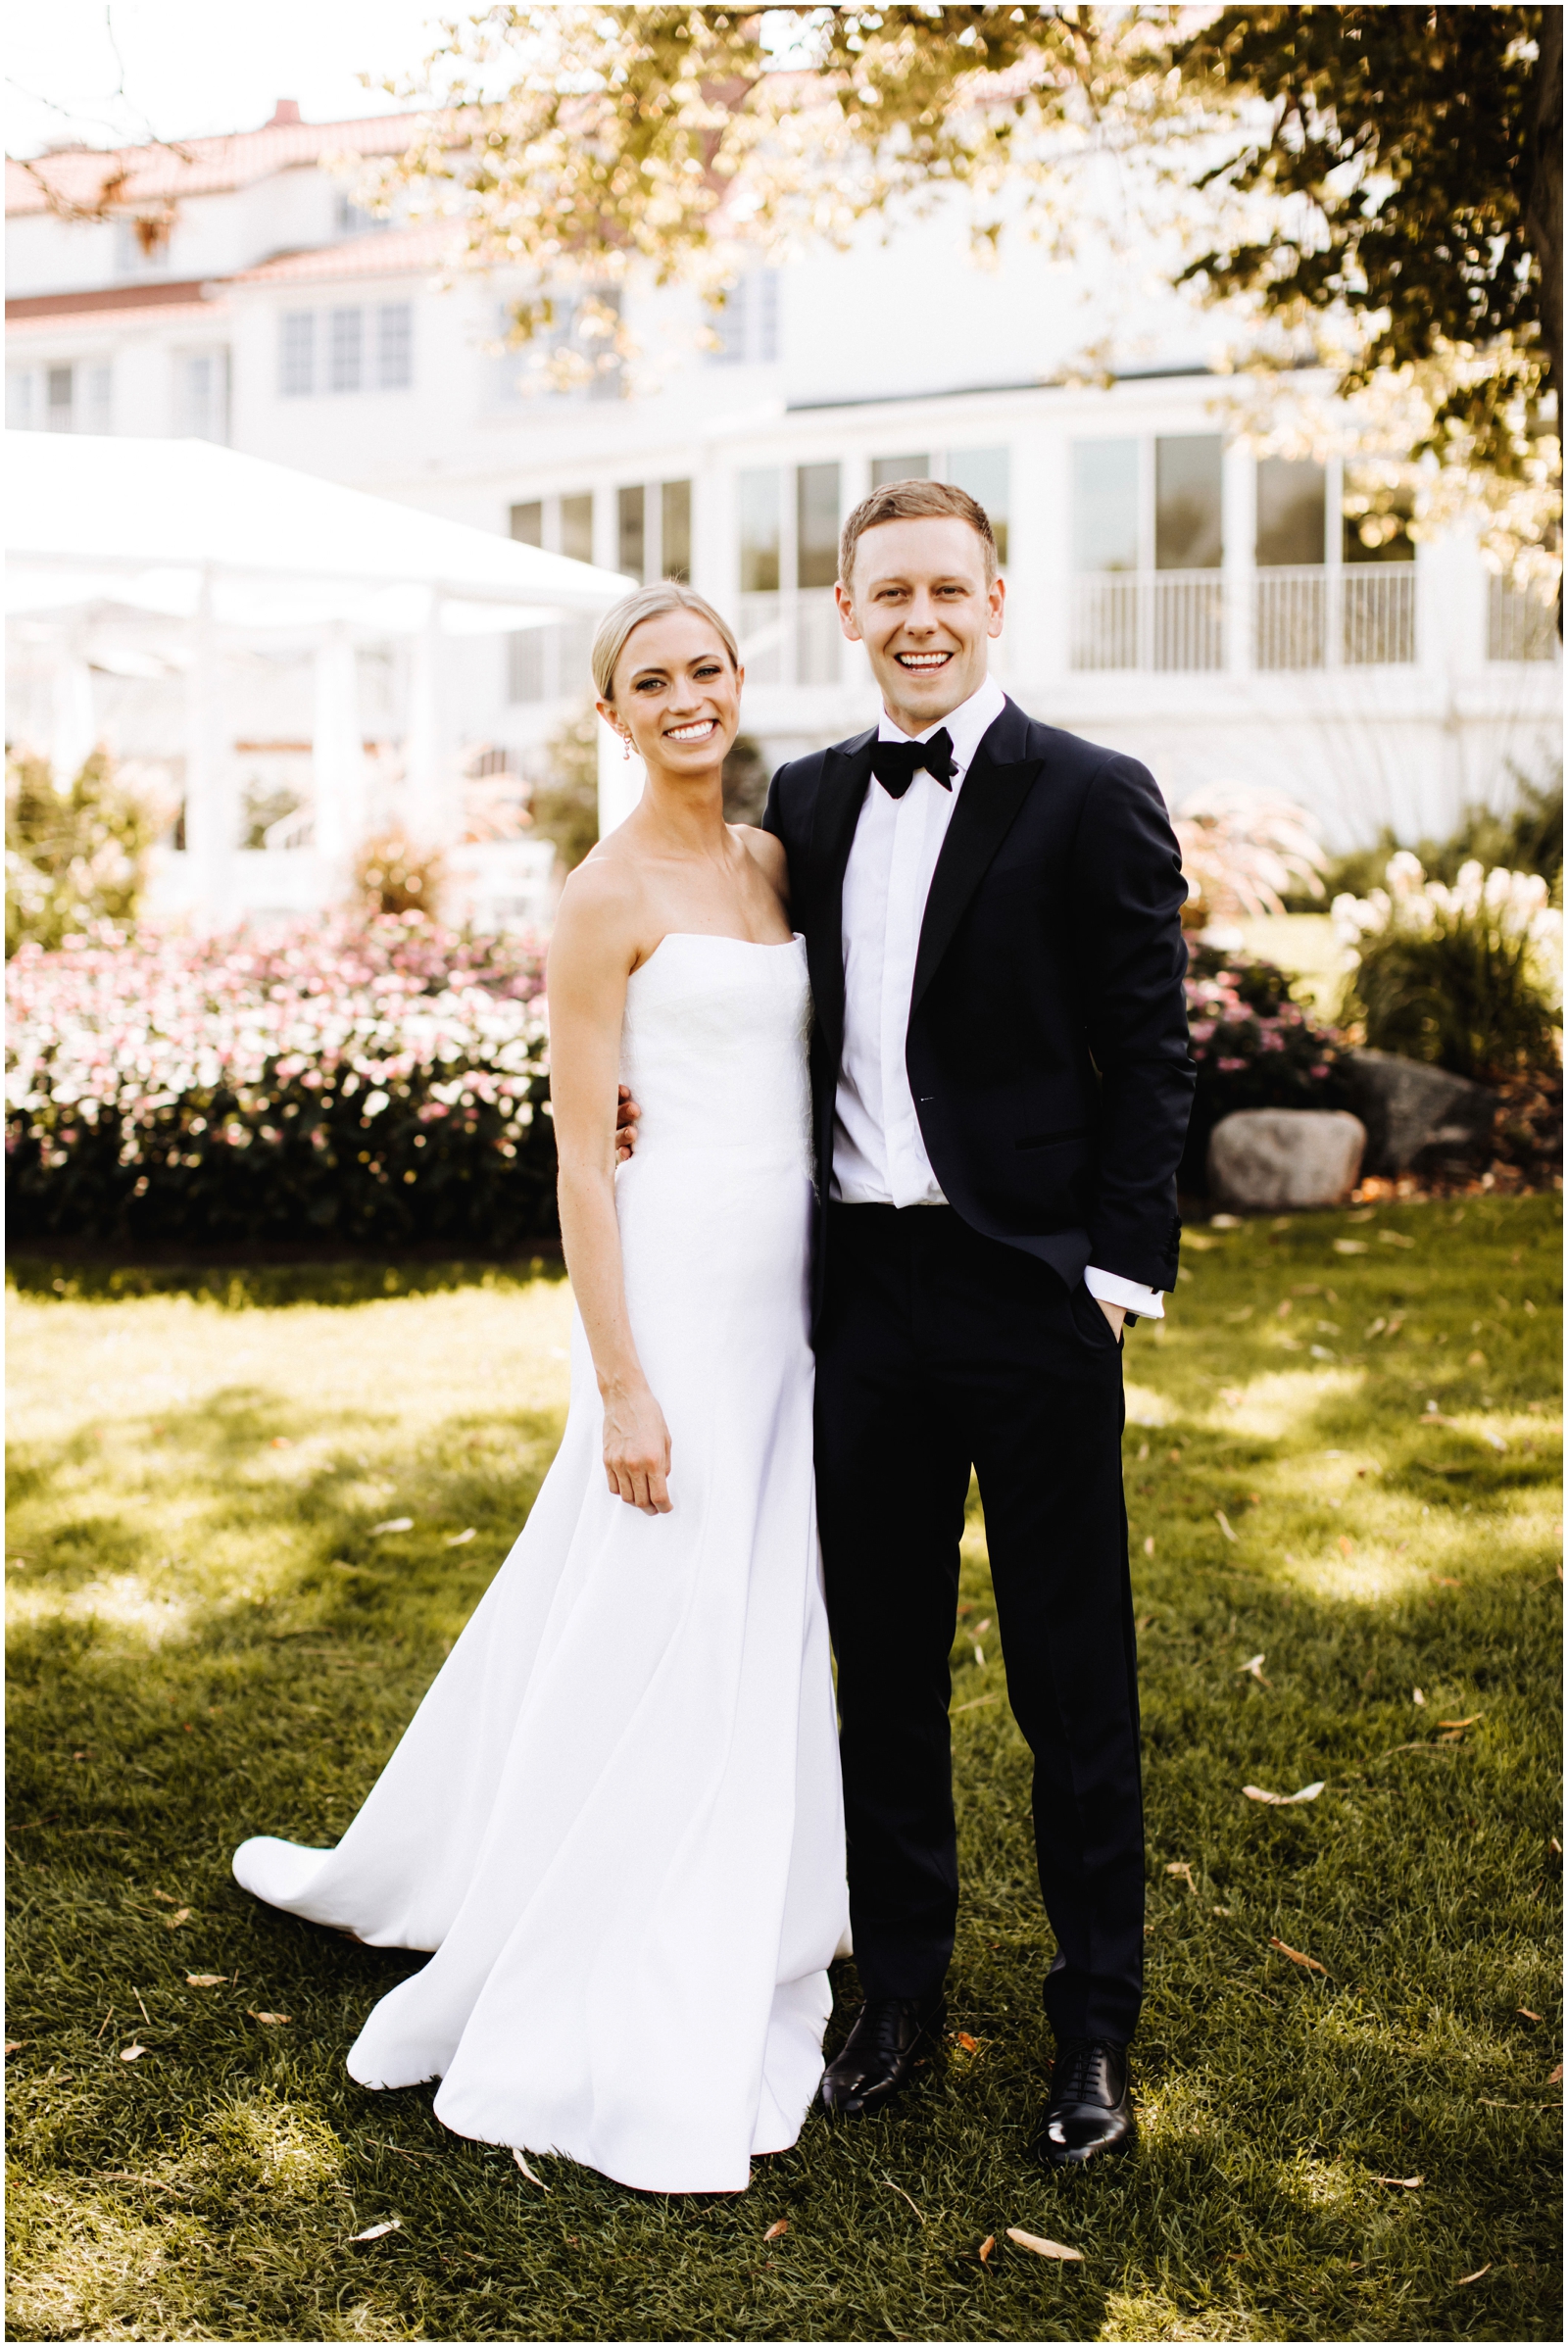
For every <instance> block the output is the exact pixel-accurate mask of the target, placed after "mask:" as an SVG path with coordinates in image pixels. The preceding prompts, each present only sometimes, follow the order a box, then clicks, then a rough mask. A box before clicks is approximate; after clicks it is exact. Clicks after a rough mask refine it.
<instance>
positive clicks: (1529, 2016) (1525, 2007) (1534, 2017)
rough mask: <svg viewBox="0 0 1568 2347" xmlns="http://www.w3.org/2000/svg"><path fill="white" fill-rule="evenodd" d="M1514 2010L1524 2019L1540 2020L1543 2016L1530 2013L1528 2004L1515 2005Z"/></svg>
mask: <svg viewBox="0 0 1568 2347" xmlns="http://www.w3.org/2000/svg"><path fill="white" fill-rule="evenodd" d="M1514 2010H1515V2012H1517V2013H1522V2014H1523V2015H1524V2017H1525V2019H1526V2021H1541V2020H1543V2019H1544V2015H1543V2014H1540V2013H1532V2012H1531V2010H1530V2007H1529V2006H1528V2005H1516V2006H1515V2008H1514Z"/></svg>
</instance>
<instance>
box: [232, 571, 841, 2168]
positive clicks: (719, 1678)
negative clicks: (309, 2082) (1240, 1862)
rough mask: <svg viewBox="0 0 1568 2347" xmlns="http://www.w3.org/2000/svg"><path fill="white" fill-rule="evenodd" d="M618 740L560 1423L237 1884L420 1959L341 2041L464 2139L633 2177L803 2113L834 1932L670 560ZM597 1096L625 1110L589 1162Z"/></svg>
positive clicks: (737, 830)
mask: <svg viewBox="0 0 1568 2347" xmlns="http://www.w3.org/2000/svg"><path fill="white" fill-rule="evenodd" d="M593 672H594V680H595V683H596V686H597V688H598V692H599V696H600V698H599V705H598V706H599V709H600V713H601V715H602V716H604V717H605V718H606V719H607V720H608V721H609V723H610V724H612V725H613V726H614V727H615V729H616V730H617V731H618V732H619V733H620V735H621V736H622V738H623V740H624V742H625V744H626V754H627V756H628V757H629V756H630V755H631V752H632V750H633V749H634V748H635V750H636V751H637V752H638V753H639V754H640V755H641V757H642V758H643V759H644V761H645V763H646V766H647V771H648V784H647V789H646V790H645V792H644V795H643V798H642V801H641V803H640V804H639V806H638V807H637V808H636V810H635V812H634V813H633V814H632V815H630V816H629V817H628V818H627V820H626V821H625V822H624V823H623V824H622V825H621V826H620V828H619V829H618V830H617V831H615V832H613V834H612V835H611V836H610V837H609V838H608V839H606V840H604V841H602V842H601V843H600V845H599V846H598V847H597V848H596V849H595V850H594V852H593V854H592V855H591V856H589V857H588V859H587V861H586V862H585V863H583V864H582V865H580V866H579V868H578V869H577V871H575V872H574V873H573V874H572V876H571V878H570V879H569V880H568V881H567V883H566V888H565V893H564V897H563V899H562V905H561V911H560V917H559V920H558V922H557V926H556V931H555V936H554V939H553V941H552V944H551V949H550V964H549V1000H550V1014H551V1088H552V1093H553V1097H554V1111H555V1126H556V1134H557V1139H558V1145H559V1149H560V1161H561V1226H562V1234H563V1238H564V1244H565V1253H566V1262H567V1267H568V1269H569V1271H570V1274H571V1281H572V1291H573V1296H574V1298H575V1304H576V1313H575V1317H574V1323H573V1337H572V1371H571V1408H570V1414H569V1417H568V1419H567V1424H566V1431H565V1435H564V1440H563V1442H562V1446H561V1450H560V1452H559V1454H558V1456H557V1458H556V1461H555V1464H554V1466H553V1467H552V1468H551V1471H550V1473H549V1475H548V1477H547V1478H546V1480H545V1483H544V1486H543V1488H542V1490H541V1491H540V1493H539V1497H538V1499H537V1501H536V1502H535V1505H534V1509H533V1512H532V1514H531V1515H530V1517H529V1519H528V1522H527V1524H526V1526H525V1527H524V1529H523V1531H522V1533H521V1534H520V1535H519V1537H518V1539H517V1541H516V1544H515V1547H514V1548H513V1550H512V1553H511V1555H510V1556H509V1557H508V1559H507V1561H506V1563H505V1564H504V1565H503V1567H502V1568H501V1571H500V1572H499V1574H498V1575H497V1576H496V1579H495V1580H494V1582H493V1583H492V1584H491V1586H490V1588H489V1589H488V1590H487V1592H486V1594H485V1596H484V1598H483V1600H482V1601H481V1603H480V1604H479V1606H478V1608H477V1610H476V1611H475V1613H474V1615H473V1618H472V1620H471V1621H470V1622H469V1624H468V1626H467V1629H466V1631H465V1632H464V1634H463V1637H462V1638H460V1639H459V1641H458V1643H457V1645H456V1647H455V1648H454V1649H453V1652H452V1655H451V1657H450V1658H449V1660H448V1662H447V1663H446V1666H445V1668H444V1669H443V1670H442V1672H441V1674H440V1676H439V1678H438V1679H437V1680H436V1682H435V1684H434V1686H433V1687H431V1688H430V1691H429V1693H428V1694H427V1695H426V1696H425V1698H424V1701H423V1702H422V1704H421V1705H420V1707H419V1709H418V1711H417V1713H416V1715H415V1718H414V1720H413V1722H412V1723H411V1725H410V1727H409V1729H408V1731H407V1733H406V1735H405V1736H404V1737H403V1740H402V1742H401V1743H400V1744H399V1745H398V1747H397V1750H396V1751H395V1752H394V1753H393V1755H392V1758H391V1760H390V1761H389V1762H388V1763H387V1766H386V1769H385V1770H384V1772H383V1773H382V1775H381V1777H380V1779H379V1781H378V1782H377V1784H376V1785H374V1787H373V1788H372V1790H371V1792H370V1794H369V1797H368V1800H367V1801H366V1804H365V1806H364V1808H363V1809H362V1810H361V1811H360V1813H359V1815H358V1816H357V1817H356V1819H355V1820H354V1822H353V1824H352V1825H351V1826H350V1828H349V1830H348V1832H347V1834H345V1835H344V1837H343V1839H342V1841H341V1842H340V1843H339V1844H338V1846H337V1848H336V1849H334V1850H317V1849H305V1848H302V1847H300V1846H299V1845H298V1844H295V1843H292V1842H286V1841H279V1840H276V1839H274V1838H272V1837H271V1836H268V1835H263V1836H260V1837H258V1838H256V1839H253V1840H250V1841H246V1842H244V1843H242V1844H241V1846H240V1848H239V1849H238V1850H237V1851H236V1852H235V1855H234V1873H235V1875H236V1877H237V1879H238V1880H239V1882H241V1883H243V1884H244V1885H245V1886H246V1887H247V1888H248V1889H250V1890H252V1891H254V1892H255V1893H256V1894H257V1896H258V1897H260V1898H262V1899H265V1900H267V1901H269V1902H270V1904H271V1905H273V1906H275V1907H282V1908H286V1909H288V1910H289V1911H290V1912H291V1913H293V1914H295V1915H301V1916H306V1917H308V1918H310V1919H311V1920H313V1921H314V1922H317V1923H321V1924H329V1925H332V1926H334V1927H335V1928H337V1929H338V1930H340V1931H352V1932H355V1933H357V1934H358V1936H359V1937H360V1938H361V1939H363V1940H366V1941H368V1942H369V1943H370V1944H371V1945H372V1946H377V1947H408V1948H430V1949H433V1950H434V1951H435V1953H434V1954H433V1956H432V1957H431V1960H430V1962H429V1963H428V1964H427V1965H425V1966H424V1967H423V1969H422V1970H421V1971H419V1972H417V1973H416V1974H415V1975H414V1976H413V1977H412V1978H411V1979H409V1980H405V1981H403V1982H402V1984H401V1985H400V1986H399V1987H397V1988H395V1989H393V1990H392V1991H391V1993H390V1994H389V1995H387V1996H385V1997H383V1998H382V1999H381V2001H380V2003H379V2004H378V2005H377V2006H376V2007H375V2008H374V2010H373V2011H372V2012H371V2014H370V2015H369V2018H368V2021H367V2022H366V2024H365V2027H364V2029H362V2030H361V2032H360V2035H359V2037H358V2039H357V2040H356V2042H355V2044H354V2046H353V2048H352V2049H351V2051H350V2054H349V2057H348V2066H349V2070H350V2072H351V2074H352V2075H353V2076H354V2077H355V2078H358V2079H359V2080H360V2082H361V2083H362V2084H363V2085H367V2086H411V2085H414V2084H417V2082H419V2081H420V2080H423V2079H427V2078H440V2079H441V2088H440V2092H439V2093H438V2094H437V2096H436V2100H435V2109H436V2114H437V2116H438V2117H439V2118H440V2119H441V2120H443V2121H444V2122H445V2124H446V2125H447V2126H448V2127H452V2128H454V2129H456V2131H457V2132H458V2133H460V2134H464V2135H469V2136H473V2137H476V2138H477V2139H478V2140H480V2141H482V2142H489V2143H505V2144H511V2145H513V2146H515V2148H517V2149H518V2150H521V2151H527V2152H559V2153H563V2154H564V2155H566V2156H567V2157H569V2158H571V2159H574V2160H578V2161H581V2162H582V2163H583V2164H584V2165H586V2166H588V2167H591V2168H595V2169H598V2170H600V2171H601V2172H602V2173H603V2174H604V2175H606V2176H611V2177H613V2178H614V2179H615V2180H616V2181H617V2182H619V2183H622V2184H629V2185H632V2186H635V2187H638V2188H641V2189H643V2190H646V2191H655V2192H715V2191H739V2190H742V2189H744V2188H745V2186H746V2184H747V2182H748V2181H749V2179H750V2165H749V2163H750V2160H751V2158H752V2156H753V2155H754V2154H757V2153H762V2152H776V2151H784V2150H787V2149H788V2148H789V2146H790V2145H791V2144H793V2143H794V2142H795V2140H796V2138H797V2136H798V2135H799V2133H800V2130H801V2127H802V2124H803V2121H804V2119H805V2116H806V2113H807V2111H808V2109H809V2106H810V2102H811V2099H812V2096H813V2095H814V2093H815V2091H816V2086H817V2082H818V2080H819V2078H820V2077H821V2071H822V2055H821V2045H822V2031H823V2028H824V2026H825V2023H826V2019H827V2015H828V2011H829V2008H830V2003H831V1998H830V1993H829V1988H828V1980H827V1967H828V1964H829V1963H830V1962H831V1960H832V1958H833V1956H834V1953H835V1951H836V1949H837V1948H838V1946H839V1944H840V1942H841V1941H842V1940H843V1939H844V1937H845V1934H846V1931H847V1922H848V1907H847V1899H846V1892H845V1882H844V1826H843V1811H842V1803H841V1795H840V1789H839V1764H838V1750H837V1739H836V1730H835V1723H834V1708H833V1689H832V1683H831V1677H830V1671H829V1661H828V1636H827V1621H826V1616H825V1613H824V1610H823V1603H822V1595H821V1582H820V1566H819V1561H818V1554H817V1542H816V1519H815V1512H814V1511H815V1502H814V1497H813V1491H812V1473H811V1385H812V1368H811V1354H810V1350H809V1343H808V1333H807V1295H806V1287H807V1241H808V1216H809V1204H810V1171H809V1167H810V1129H809V1119H810V1110H809V1095H808V1086H807V1073H806V1047H807V1030H808V1025H809V1017H810V998H809V990H808V984H807V975H806V954H805V949H804V946H803V944H802V941H801V940H800V939H799V938H798V937H795V936H793V935H792V934H791V930H790V923H789V918H788V914H787V911H786V905H785V896H786V878H785V866H784V855H783V851H782V849H781V847H780V845H779V843H778V842H777V841H775V840H773V839H771V838H769V837H768V836H766V835H765V834H764V833H762V832H760V831H756V830H752V829H749V828H747V827H744V826H739V825H737V826H734V827H730V826H727V825H726V824H725V822H724V817H723V799H722V785H721V778H720V777H721V768H722V765H723V760H724V754H725V752H726V751H727V750H728V748H729V746H730V743H731V742H732V741H733V740H734V738H735V733H736V729H737V726H738V723H739V718H740V691H741V683H742V675H741V669H740V665H739V660H738V656H737V652H736V646H735V641H734V638H733V636H732V635H731V633H730V631H729V629H728V627H727V626H726V625H725V623H724V621H723V620H722V619H721V618H720V617H719V615H718V613H717V612H716V611H713V610H712V609H711V607H710V606H709V605H708V604H707V603H705V602H704V601H703V599H702V597H701V596H699V595H696V594H694V593H693V592H692V591H691V589H690V588H688V587H685V586H679V585H675V584H664V585H661V586H655V587H648V588H645V589H643V590H642V591H641V592H640V593H638V594H635V595H632V596H629V597H628V598H627V599H626V600H625V602H623V603H621V604H619V605H618V606H617V607H616V608H615V610H614V611H611V612H610V613H609V615H608V616H607V617H606V619H605V620H604V622H603V623H602V625H601V627H600V629H599V632H598V636H597V638H596V640H595V643H594V649H593ZM617 1084H626V1085H629V1086H630V1087H631V1088H632V1090H633V1091H634V1093H635V1096H636V1099H637V1100H638V1102H639V1103H640V1104H641V1108H642V1112H643V1113H642V1121H641V1125H640V1128H639V1138H638V1143H637V1149H636V1154H635V1157H634V1158H633V1159H632V1160H631V1161H630V1162H628V1163H626V1164H623V1165H622V1166H621V1167H620V1168H619V1170H618V1172H617V1170H616V1162H615V1151H616V1139H615V1118H616V1090H617Z"/></svg>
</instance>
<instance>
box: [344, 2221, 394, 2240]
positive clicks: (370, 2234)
mask: <svg viewBox="0 0 1568 2347" xmlns="http://www.w3.org/2000/svg"><path fill="white" fill-rule="evenodd" d="M402 2230H403V2220H402V2218H401V2217H388V2218H387V2219H386V2221H385V2223H384V2224H382V2225H367V2226H366V2228H365V2230H364V2232H363V2233H350V2235H349V2240H350V2242H351V2243H352V2242H355V2241H379V2240H380V2239H381V2238H382V2236H383V2234H386V2233H398V2232H401V2231H402Z"/></svg>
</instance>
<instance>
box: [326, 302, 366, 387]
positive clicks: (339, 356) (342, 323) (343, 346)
mask: <svg viewBox="0 0 1568 2347" xmlns="http://www.w3.org/2000/svg"><path fill="white" fill-rule="evenodd" d="M362 324H363V320H362V318H361V314H360V312H359V311H358V310H333V311H330V312H329V313H328V328H327V332H328V341H327V351H328V354H329V355H328V360H327V383H328V385H329V387H330V388H331V389H332V390H333V391H358V389H359V388H360V344H361V340H362V334H361V328H362Z"/></svg>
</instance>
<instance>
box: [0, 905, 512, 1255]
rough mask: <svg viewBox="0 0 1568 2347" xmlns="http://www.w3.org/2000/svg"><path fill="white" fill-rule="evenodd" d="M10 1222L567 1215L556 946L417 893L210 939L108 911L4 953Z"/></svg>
mask: <svg viewBox="0 0 1568 2347" xmlns="http://www.w3.org/2000/svg"><path fill="white" fill-rule="evenodd" d="M9 978H10V1031H9V1037H8V1048H7V1105H6V1152H7V1155H6V1167H7V1194H8V1202H9V1211H10V1216H11V1231H12V1236H13V1239H14V1240H15V1239H24V1240H25V1239H40V1238H44V1237H48V1236H68V1235H69V1236H72V1237H96V1238H104V1239H109V1238H113V1239H117V1240H133V1239H150V1240H160V1241H167V1240H171V1239H178V1240H180V1241H182V1242H186V1243H190V1244H199V1243H201V1242H203V1241H209V1240H225V1241H249V1240H288V1239H299V1238H302V1237H312V1238H321V1239H326V1238H331V1239H342V1240H344V1241H349V1242H353V1243H354V1244H356V1245H366V1244H369V1245H386V1246H395V1245H401V1244H407V1243H409V1242H417V1241H421V1240H433V1241H440V1242H443V1243H450V1244H451V1245H453V1246H470V1247H483V1248H485V1249H486V1250H489V1249H493V1248H495V1247H506V1246H508V1245H511V1244H513V1243H514V1242H516V1241H520V1240H528V1239H533V1238H537V1237H539V1236H541V1235H543V1234H545V1233H548V1232H552V1231H554V1229H555V1227H556V1219H555V1213H556V1209H555V1141H554V1135H553V1132H552V1129H551V1125H550V1119H549V1113H548V1106H547V1096H548V1078H547V1065H548V1059H547V1050H546V1029H545V1018H544V999H543V968H542V956H541V953H540V951H539V949H538V947H537V945H536V944H534V943H532V942H531V941H520V940H517V939H512V938H496V939H492V938H485V939H468V938H461V937H457V936H455V935H453V934H451V933H450V932H448V931H445V930H442V929H440V928H439V927H437V925H436V924H435V923H434V922H432V921H429V920H427V919H425V918H424V917H423V916H422V915H420V914H417V913H413V914H406V915H401V916H395V917H394V916H387V917H381V918H376V919H372V920H370V921H368V922H361V923H356V924H352V925H351V924H348V923H342V924H338V925H333V924H330V923H322V924H301V925H300V926H299V927H297V928H295V929H293V930H290V931H289V932H287V933H285V934H283V935H282V936H270V937H268V938H265V939H263V938H257V937H252V936H250V935H249V934H248V933H246V932H243V931H241V932H238V933H231V934H229V935H227V936H222V937H217V938H209V939H192V938H189V937H185V936H183V935H179V934H176V933H174V932H172V931H166V932H163V933H160V932H158V931H156V930H150V929H142V930H140V931H138V932H137V933H136V935H135V936H133V937H132V936H126V935H123V934H121V933H120V932H118V931H116V930H114V929H112V928H107V927H105V928H100V929H98V930H96V931H94V932H93V933H91V934H90V935H87V936H81V937H73V938H69V939H67V941H66V942H65V944H64V945H63V946H62V947H61V948H60V949H59V950H58V951H56V952H52V953H46V952H44V951H42V950H41V949H40V948H38V947H36V946H24V947H23V948H22V950H21V951H20V952H19V953H17V954H16V956H15V958H14V959H13V961H12V962H11V964H10V970H9Z"/></svg>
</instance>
